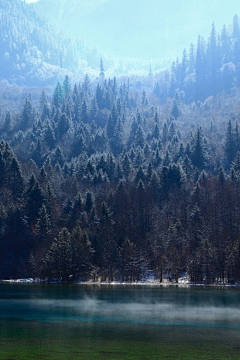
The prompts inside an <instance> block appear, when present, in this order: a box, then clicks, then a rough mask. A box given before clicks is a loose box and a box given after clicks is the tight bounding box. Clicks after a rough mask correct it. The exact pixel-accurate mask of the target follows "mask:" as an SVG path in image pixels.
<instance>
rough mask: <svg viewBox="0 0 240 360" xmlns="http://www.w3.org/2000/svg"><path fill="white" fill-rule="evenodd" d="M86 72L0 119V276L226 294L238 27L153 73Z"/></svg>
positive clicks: (235, 218) (232, 235)
mask: <svg viewBox="0 0 240 360" xmlns="http://www.w3.org/2000/svg"><path fill="white" fill-rule="evenodd" d="M1 3H8V4H10V3H9V2H7V1H5V0H1ZM1 6H2V4H1ZM23 6H24V5H23ZM1 21H2V22H3V21H4V18H3V17H2V18H1ZM8 25H9V26H10V25H11V26H13V24H8ZM4 28H6V29H7V27H6V26H5V25H4ZM17 33H18V32H17V31H16V34H17ZM49 33H50V31H49ZM36 36H38V32H36ZM49 36H50V35H49ZM39 41H40V40H39ZM9 44H10V43H8V45H6V42H5V50H6V51H7V50H9V49H10V50H11V51H13V49H14V48H16V46H15V45H13V44H14V43H12V45H11V47H9V48H7V46H10V45H9ZM39 44H41V42H39ZM2 48H3V44H1V49H2ZM5 50H4V54H5V55H6V51H5ZM10 50H9V51H7V52H8V54H10V53H11V52H10ZM1 51H2V50H1ZM23 53H24V50H23ZM5 55H4V56H5ZM9 56H10V55H9ZM21 56H22V55H21ZM21 56H20V58H21ZM11 58H12V56H11ZM28 58H29V57H28ZM99 62H100V69H99V71H98V72H99V76H98V77H97V79H95V80H91V79H90V77H89V76H88V75H87V74H86V75H85V76H84V79H83V81H80V82H76V83H75V82H74V78H71V77H70V76H69V75H65V76H64V78H63V80H59V81H58V82H57V84H56V86H55V87H54V90H53V92H52V94H51V95H49V94H46V92H45V91H44V90H41V91H39V94H40V93H41V94H40V95H39V101H38V103H36V102H34V101H33V100H32V97H31V94H29V95H28V96H27V98H26V99H25V100H24V102H23V104H22V106H21V108H20V109H19V110H18V111H17V112H11V109H9V111H7V112H6V114H5V115H4V116H3V117H2V119H1V123H0V137H1V142H0V194H1V196H0V278H2V279H9V278H19V277H34V278H39V279H42V280H49V281H52V280H54V279H55V280H58V281H64V282H68V281H90V280H91V281H98V280H99V279H101V281H109V282H111V281H123V282H128V281H129V282H134V281H140V280H141V279H143V278H144V276H146V274H147V273H148V272H149V271H151V272H153V273H154V274H155V276H156V278H157V279H158V280H159V281H160V282H161V281H162V279H163V276H164V275H166V274H168V276H169V278H170V279H171V280H172V281H175V282H178V280H179V277H180V275H181V274H182V273H187V274H188V275H189V278H190V281H191V282H194V283H206V284H209V283H238V282H239V281H240V221H239V219H240V205H239V204H240V134H239V118H240V100H239V99H240V97H239V96H240V89H239V87H240V24H239V18H238V16H237V15H235V16H234V19H233V24H232V26H230V27H229V28H226V27H225V26H224V27H223V29H222V32H221V33H220V34H217V33H216V31H215V27H214V24H213V25H212V30H211V33H210V37H209V39H208V40H207V41H206V40H204V39H202V38H201V37H200V36H199V39H198V43H197V45H196V47H195V46H194V45H191V46H190V50H189V52H187V51H186V50H184V51H183V57H182V59H181V61H180V60H178V59H177V60H176V61H175V62H174V63H173V64H172V67H171V69H168V70H165V71H162V72H161V73H159V74H154V75H153V74H152V73H151V71H150V73H149V76H148V77H145V78H142V77H141V78H136V77H132V78H131V77H130V78H129V77H124V76H122V77H119V78H116V77H113V78H107V77H106V76H105V69H104V62H103V60H102V59H101V60H100V59H99ZM8 64H9V67H10V68H11V69H13V63H10V62H8ZM14 64H15V63H14ZM2 69H3V67H2ZM1 71H2V70H1ZM30 73H31V71H30V72H29V73H28V74H30ZM1 76H3V75H2V74H1Z"/></svg>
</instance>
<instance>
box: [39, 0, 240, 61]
mask: <svg viewBox="0 0 240 360" xmlns="http://www.w3.org/2000/svg"><path fill="white" fill-rule="evenodd" d="M87 4H88V5H87ZM32 6H33V7H34V9H36V10H37V11H38V12H39V13H41V14H42V15H45V16H47V17H49V19H50V20H51V21H53V22H54V23H55V24H56V26H57V27H58V29H64V30H66V31H68V32H69V33H71V34H72V35H74V36H79V34H80V35H81V36H82V37H83V38H84V39H85V41H87V42H88V43H89V44H91V45H93V46H96V47H97V48H98V49H99V51H101V52H102V53H106V54H109V55H114V56H119V57H132V58H138V57H139V58H143V59H146V60H150V59H151V58H154V59H159V58H161V59H162V58H166V57H171V58H172V57H173V56H176V54H179V53H181V51H182V49H183V47H188V46H189V45H190V43H191V42H193V43H194V42H196V39H197V36H198V35H199V33H200V34H201V35H202V36H204V37H205V38H206V37H207V36H208V35H209V30H210V24H211V23H212V22H213V21H215V25H216V28H217V30H220V27H222V25H223V24H229V23H230V22H231V19H232V17H233V16H234V15H235V13H236V12H237V11H238V8H239V2H238V1H237V0H232V1H231V2H229V1H226V0H211V1H209V0H201V1H200V0H194V1H188V2H186V1H178V0H171V1H169V2H167V1H165V0H148V1H145V0H91V1H90V2H86V1H85V0H81V1H75V0H73V1H71V2H69V1H68V2H67V1H66V0H60V1H58V6H57V7H56V6H55V5H54V1H53V0H39V1H38V2H37V3H35V4H33V5H32ZM46 9H48V10H47V11H46Z"/></svg>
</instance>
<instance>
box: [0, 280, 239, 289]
mask: <svg viewBox="0 0 240 360" xmlns="http://www.w3.org/2000/svg"><path fill="white" fill-rule="evenodd" d="M0 283H11V284H20V283H21V284H49V285H54V284H56V285H89V286H91V285H95V286H96V285H97V286H154V287H157V286H158V287H169V286H174V287H189V288H190V287H226V288H228V287H240V284H239V283H237V284H226V283H225V284H224V283H213V284H204V283H193V282H190V281H180V282H178V283H176V282H171V281H163V282H159V281H155V280H152V281H138V282H120V281H112V282H107V281H75V282H71V281H68V282H62V281H60V280H59V281H54V280H53V281H46V280H43V279H33V278H27V279H5V280H0Z"/></svg>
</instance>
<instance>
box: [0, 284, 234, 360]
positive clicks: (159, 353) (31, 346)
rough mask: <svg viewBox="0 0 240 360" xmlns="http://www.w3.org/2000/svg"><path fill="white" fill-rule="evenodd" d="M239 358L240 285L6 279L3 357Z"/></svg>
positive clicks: (0, 301) (1, 290)
mask: <svg viewBox="0 0 240 360" xmlns="http://www.w3.org/2000/svg"><path fill="white" fill-rule="evenodd" d="M44 358H45V359H56V360H61V359H68V360H71V359H73V360H75V359H89V360H91V359H97V360H101V359H172V360H175V359H179V360H181V359H184V360H187V359H189V360H190V359H192V360H197V359H204V360H208V359H209V360H210V359H211V360H220V359H229V360H232V359H238V360H239V359H240V289H238V288H224V289H220V288H202V287H191V288H179V287H174V286H172V287H160V286H159V287H158V286H154V287H151V286H120V285H117V286H97V285H59V284H56V285H46V284H44V285H40V284H16V283H14V284H9V283H8V284H6V283H0V359H1V360H11V359H12V360H14V359H18V360H22V359H23V360H29V359H44Z"/></svg>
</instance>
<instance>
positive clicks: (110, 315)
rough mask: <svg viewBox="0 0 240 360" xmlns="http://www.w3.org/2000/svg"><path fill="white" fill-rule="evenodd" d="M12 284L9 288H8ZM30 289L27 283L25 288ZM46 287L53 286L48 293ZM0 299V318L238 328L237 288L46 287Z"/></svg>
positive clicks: (239, 324) (239, 316) (239, 313)
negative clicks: (68, 288) (70, 288)
mask: <svg viewBox="0 0 240 360" xmlns="http://www.w3.org/2000/svg"><path fill="white" fill-rule="evenodd" d="M12 289H13V288H12ZM23 289H24V290H26V289H27V290H29V288H24V287H23ZM49 289H51V291H50V292H49ZM35 290H37V291H35V292H34V291H33V292H32V293H31V292H28V293H24V294H23V295H22V297H21V298H18V299H16V298H15V299H14V298H11V299H9V298H8V299H4V296H3V297H2V299H1V300H0V317H1V318H3V317H6V318H8V317H13V318H21V319H28V320H39V321H66V320H71V321H72V320H74V321H78V322H93V323H94V322H100V321H101V322H126V323H136V324H152V325H186V326H212V327H227V328H229V327H231V328H237V329H240V309H239V306H238V300H239V292H238V291H237V290H236V291H231V292H227V291H221V290H217V291H215V290H214V291H213V290H205V291H202V290H199V291H197V290H187V289H161V288H156V289H151V288H148V289H146V288H145V289H142V288H138V289H134V290H132V289H130V288H128V287H127V288H125V289H124V288H123V287H122V288H114V287H113V288H111V287H110V288H108V287H106V288H104V287H103V288H95V289H94V288H91V289H90V287H89V288H87V287H81V286H80V287H78V288H76V287H75V288H73V289H72V291H70V292H69V291H67V289H66V293H64V289H63V288H61V287H59V289H58V290H57V288H56V287H52V288H51V287H50V288H49V287H47V286H46V290H48V291H47V292H46V293H45V294H44V291H42V290H43V288H41V291H39V290H40V288H37V287H36V288H35Z"/></svg>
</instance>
